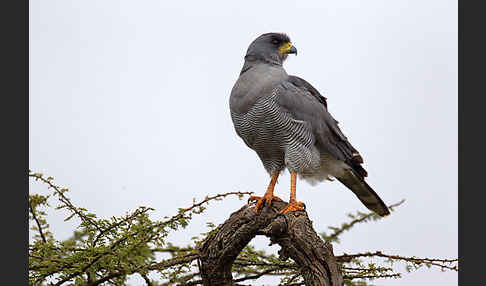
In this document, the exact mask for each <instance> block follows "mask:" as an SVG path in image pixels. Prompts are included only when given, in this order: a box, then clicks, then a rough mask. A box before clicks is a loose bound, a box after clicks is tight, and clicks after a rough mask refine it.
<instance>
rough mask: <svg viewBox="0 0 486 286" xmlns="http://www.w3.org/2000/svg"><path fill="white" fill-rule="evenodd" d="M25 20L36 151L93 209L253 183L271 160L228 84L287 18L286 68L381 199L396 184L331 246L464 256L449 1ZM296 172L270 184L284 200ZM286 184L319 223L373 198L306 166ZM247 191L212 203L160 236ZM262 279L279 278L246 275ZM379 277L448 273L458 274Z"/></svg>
mask: <svg viewBox="0 0 486 286" xmlns="http://www.w3.org/2000/svg"><path fill="white" fill-rule="evenodd" d="M304 2H305V4H304ZM29 25H30V72H29V74H30V81H29V84H30V103H29V108H30V110H29V114H30V117H29V123H30V127H29V135H30V138H29V152H30V153H29V157H30V159H29V167H30V169H32V170H33V171H36V172H43V173H45V174H46V175H49V176H53V177H54V178H55V179H56V180H55V182H56V183H58V184H60V185H62V186H64V187H68V188H70V190H71V191H70V196H71V198H72V201H73V202H74V203H75V204H77V205H79V206H83V207H86V208H88V209H89V210H91V211H93V212H95V213H97V214H98V215H100V216H103V217H109V216H112V215H123V214H125V212H127V211H132V210H134V209H135V208H136V207H138V206H140V205H146V206H151V207H153V208H155V209H156V211H155V212H154V213H153V216H152V218H153V219H161V218H162V217H163V216H164V215H172V214H175V213H176V210H177V208H179V207H187V206H189V205H190V204H191V202H192V198H194V197H196V198H204V196H205V195H207V194H210V195H213V194H216V193H223V192H229V191H254V192H256V193H258V194H263V192H264V191H265V189H266V186H267V184H268V181H269V178H268V175H267V173H266V172H265V170H264V168H263V166H262V164H261V162H260V160H259V159H258V157H257V155H256V154H255V153H254V151H252V150H251V149H249V148H248V147H246V146H245V144H244V143H243V141H242V140H241V139H240V138H239V137H238V136H237V135H236V133H235V131H234V129H233V124H232V122H231V118H230V113H229V105H228V100H229V95H230V91H231V88H232V86H233V84H234V82H235V81H236V79H237V78H238V74H239V71H240V69H241V67H242V64H243V56H244V54H245V52H246V49H247V47H248V45H249V43H250V42H251V41H252V40H253V39H254V38H256V37H257V36H259V35H260V34H262V33H266V32H285V33H287V34H288V35H289V36H290V37H291V39H292V42H293V43H294V45H295V46H296V47H297V49H298V51H299V54H298V56H297V57H294V56H290V57H289V59H288V61H287V62H286V63H285V68H286V70H287V72H288V73H289V74H294V75H298V76H300V77H302V78H304V79H306V80H307V81H309V82H310V83H311V84H312V85H313V86H314V87H316V88H317V89H318V90H319V91H320V92H321V94H323V95H324V96H326V97H327V99H328V108H329V111H330V112H331V114H332V115H333V116H334V117H335V118H336V119H337V120H338V121H339V122H340V127H341V129H342V130H343V132H344V133H345V135H346V136H347V137H348V139H349V140H350V141H351V143H352V144H353V145H354V146H355V147H356V148H357V149H358V150H359V151H360V153H361V154H362V156H363V158H364V160H365V164H364V167H365V168H366V169H367V171H368V173H369V177H368V179H367V181H368V183H369V184H370V185H371V186H372V187H373V188H374V189H375V190H376V191H377V193H378V194H379V195H380V196H381V198H382V199H383V200H384V201H385V202H386V203H387V204H391V203H395V202H397V201H399V200H401V199H406V200H407V201H406V203H405V204H404V205H403V206H401V207H400V208H398V209H397V211H396V212H393V213H392V215H391V216H389V217H387V218H385V219H383V220H382V221H379V222H375V223H368V224H362V225H358V226H356V227H355V228H354V229H352V230H351V231H350V232H346V233H344V234H343V235H342V237H341V243H340V244H335V245H334V251H335V254H336V255H339V254H342V253H343V252H346V253H353V252H364V251H375V250H381V251H383V252H384V253H389V254H399V255H404V256H414V255H415V256H418V257H443V258H455V257H457V255H458V250H457V249H458V248H457V242H458V240H457V236H458V230H457V186H458V184H457V146H458V145H457V1H445V0H437V1H432V0H430V1H417V0H414V1H410V0H407V1H405V0H404V1H385V0H383V1H281V0H280V1H238V2H236V1H213V2H209V1H179V2H177V4H176V3H175V1H171V3H164V2H163V1H148V0H147V1H119V0H117V1H108V0H103V1H99V0H98V1H93V0H89V1H88V0H83V1H81V0H78V1H68V0H58V1H53V0H42V1H39V0H37V1H34V0H31V1H30V23H29ZM289 177H290V176H289V175H288V173H285V175H283V176H281V178H280V180H279V184H278V185H277V187H276V195H278V196H280V197H282V198H284V199H286V200H287V199H288V195H289V185H290V184H289V180H290V178H289ZM30 187H31V192H42V193H45V187H44V186H43V185H41V184H40V183H36V182H31V183H30ZM297 199H298V200H301V201H303V202H305V204H306V206H307V211H308V213H309V216H310V218H311V220H312V221H313V224H314V227H315V229H316V230H317V231H318V232H319V231H324V230H326V228H327V226H336V225H339V224H340V223H342V222H344V221H345V220H346V213H348V212H352V211H353V212H354V211H357V210H360V211H367V209H366V208H365V207H364V206H363V205H362V204H361V202H360V201H359V200H358V199H357V198H356V197H355V196H354V194H353V193H352V192H351V191H349V190H347V189H346V187H345V186H343V185H341V184H340V183H339V182H338V181H335V182H325V183H322V184H319V185H317V186H315V187H312V186H310V185H309V184H307V183H305V182H301V181H299V182H298V183H297ZM242 204H244V201H239V200H237V199H228V200H225V201H223V202H215V203H213V204H212V205H211V206H210V207H209V209H208V211H207V212H206V213H205V214H204V215H203V216H201V217H197V218H195V219H194V220H193V223H192V224H191V225H190V226H189V227H188V228H187V230H185V231H183V232H180V233H177V234H174V235H171V236H170V239H171V241H173V242H174V243H178V244H185V243H187V242H189V240H190V237H191V236H193V235H196V234H199V233H201V232H204V231H206V228H205V222H206V221H212V222H214V223H221V222H223V221H224V220H225V219H226V218H227V217H228V216H229V214H230V213H231V212H233V211H234V210H236V209H238V208H239V207H241V206H242ZM62 219H63V217H54V216H51V220H52V221H51V226H52V228H53V229H54V230H55V233H56V234H57V235H58V237H59V238H61V239H63V238H67V237H68V236H69V235H70V234H71V233H72V229H71V225H70V224H65V223H63V222H62ZM252 243H254V244H255V245H257V247H258V248H261V249H267V250H268V251H270V252H276V250H277V249H278V247H277V246H272V247H267V244H268V241H267V240H266V239H264V238H260V239H255V241H253V242H252ZM398 269H399V270H404V269H403V268H400V267H399V268H398ZM131 282H132V285H139V283H141V282H140V280H137V279H132V280H131ZM264 283H265V284H266V285H276V283H275V280H274V279H260V280H257V281H256V283H255V284H254V285H263V284H264ZM375 284H376V285H392V286H393V285H446V286H449V285H457V273H452V272H441V271H439V270H436V269H424V270H420V271H417V272H413V273H410V274H407V273H404V275H403V278H402V279H397V280H391V279H387V280H377V281H375Z"/></svg>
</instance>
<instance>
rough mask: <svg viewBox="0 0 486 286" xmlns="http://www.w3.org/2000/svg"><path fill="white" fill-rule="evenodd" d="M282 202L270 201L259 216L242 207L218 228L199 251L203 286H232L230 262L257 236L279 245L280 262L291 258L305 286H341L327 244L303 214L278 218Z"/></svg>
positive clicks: (340, 276) (339, 271) (248, 205)
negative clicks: (270, 205)
mask: <svg viewBox="0 0 486 286" xmlns="http://www.w3.org/2000/svg"><path fill="white" fill-rule="evenodd" d="M285 205H286V203H285V202H279V201H273V202H272V207H267V206H265V207H264V208H263V209H262V210H260V211H259V212H258V213H255V211H254V210H253V205H252V204H247V205H245V206H243V207H242V208H241V209H239V210H238V211H236V212H234V213H233V214H231V216H230V217H229V218H228V219H227V220H226V221H225V222H224V223H223V224H222V225H220V226H219V227H218V228H217V229H216V230H215V231H214V232H213V233H212V234H210V235H209V236H208V237H207V238H206V240H205V241H204V242H203V243H202V244H201V245H200V247H199V254H200V258H199V260H200V261H199V262H200V263H199V264H200V274H201V278H202V281H203V284H204V285H205V286H208V285H211V286H218V285H235V282H236V281H234V280H233V277H232V271H231V270H232V266H233V262H234V260H235V259H236V257H237V256H238V254H239V253H240V252H241V251H242V250H243V248H244V247H245V246H246V245H247V244H248V243H249V242H250V241H251V240H252V239H253V238H254V237H255V236H256V235H265V236H266V237H269V238H270V241H271V244H275V243H276V244H279V245H280V246H281V250H280V251H279V258H280V259H281V260H283V261H285V260H287V259H288V258H292V259H293V260H294V261H295V262H296V264H297V266H298V270H299V271H300V274H301V275H302V277H303V278H304V281H305V285H324V286H341V285H343V277H342V274H341V270H340V269H339V266H338V264H337V263H336V259H335V257H334V254H333V249H332V246H331V244H330V243H328V242H324V241H323V240H322V239H321V238H320V237H319V235H317V233H316V232H315V230H314V229H313V227H312V222H311V221H310V220H309V217H308V216H307V213H306V212H305V211H297V212H290V213H285V214H280V213H279V211H280V210H281V209H283V208H284V207H285Z"/></svg>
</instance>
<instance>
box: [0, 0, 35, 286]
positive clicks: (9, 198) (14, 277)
mask: <svg viewBox="0 0 486 286" xmlns="http://www.w3.org/2000/svg"><path fill="white" fill-rule="evenodd" d="M28 4H29V2H28V1H27V0H15V1H2V2H1V6H0V11H1V12H2V13H1V14H2V15H1V17H0V21H1V26H2V28H3V29H2V30H3V32H2V37H1V41H0V43H1V45H0V46H1V47H2V57H1V58H2V69H1V70H2V77H1V79H2V80H1V84H2V89H3V90H2V97H1V98H2V101H1V102H2V104H1V106H2V107H3V108H2V112H1V113H0V114H1V121H2V125H3V130H2V131H1V137H0V138H1V139H2V140H0V141H1V142H2V143H3V145H4V146H3V148H2V154H3V155H4V157H3V158H2V159H3V160H2V164H1V165H2V167H3V170H2V173H1V178H2V188H1V193H2V208H1V210H2V211H1V217H2V222H3V223H2V235H1V237H2V250H3V251H2V256H3V259H2V266H3V267H2V273H3V275H2V279H1V280H2V284H5V285H28V249H27V247H28V244H29V232H28V220H29V218H28V208H27V203H28V193H29V191H28V177H27V171H28V165H29V164H28V163H29V162H28V152H29V149H28V138H29V137H28V136H29V128H28V127H29V126H28V122H29V120H28V109H29V105H28V98H29V78H28V76H29V72H28V69H29V62H28V58H29V48H28V39H29V33H28V27H29V22H28V21H29V17H28V16H29V10H28ZM5 159H6V160H5ZM7 281H8V282H10V281H12V283H8V282H7Z"/></svg>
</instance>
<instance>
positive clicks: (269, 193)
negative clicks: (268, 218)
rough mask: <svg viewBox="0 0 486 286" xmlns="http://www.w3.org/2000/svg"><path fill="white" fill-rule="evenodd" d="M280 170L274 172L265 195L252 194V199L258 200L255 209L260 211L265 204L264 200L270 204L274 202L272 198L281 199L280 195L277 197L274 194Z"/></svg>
mask: <svg viewBox="0 0 486 286" xmlns="http://www.w3.org/2000/svg"><path fill="white" fill-rule="evenodd" d="M278 174H279V173H278V172H277V173H275V174H273V176H272V179H271V180H270V184H268V188H267V191H266V192H265V194H264V195H263V197H257V196H251V197H250V199H249V200H250V201H257V203H256V205H255V208H254V210H255V211H256V212H258V210H259V209H261V208H262V207H263V205H264V202H267V205H268V206H270V205H271V204H272V200H276V201H281V200H282V199H280V198H279V197H275V196H274V195H273V189H274V188H275V184H276V183H277V178H278Z"/></svg>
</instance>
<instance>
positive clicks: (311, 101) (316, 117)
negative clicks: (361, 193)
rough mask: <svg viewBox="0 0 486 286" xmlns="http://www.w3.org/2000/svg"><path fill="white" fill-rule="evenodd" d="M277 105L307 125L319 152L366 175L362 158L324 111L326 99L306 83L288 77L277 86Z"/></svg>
mask: <svg viewBox="0 0 486 286" xmlns="http://www.w3.org/2000/svg"><path fill="white" fill-rule="evenodd" d="M279 89H280V90H279V92H278V98H277V103H278V104H279V105H280V107H281V108H283V109H284V110H286V112H288V113H289V114H290V116H291V117H292V118H294V119H296V120H301V121H305V122H308V123H309V124H310V125H311V128H312V132H313V136H314V138H315V140H316V143H317V146H318V148H319V149H321V151H323V152H327V153H329V154H331V155H333V156H334V157H335V158H336V159H338V160H341V161H344V162H345V163H346V164H347V165H349V166H350V167H351V168H352V170H353V171H354V172H355V173H356V174H357V175H358V176H359V177H360V178H364V177H366V176H367V172H366V170H365V169H364V168H363V167H362V166H361V163H363V159H362V157H361V156H360V154H359V152H358V151H357V150H356V149H355V148H354V147H353V146H352V145H351V143H349V141H348V139H347V138H346V136H345V135H344V134H343V132H342V131H341V129H340V128H339V126H338V122H337V121H336V120H335V119H334V118H333V117H332V116H331V114H330V113H329V112H328V110H327V103H326V98H325V97H323V96H322V95H320V94H319V92H318V91H317V90H316V89H315V88H314V87H312V85H310V84H309V83H308V82H306V81H305V80H303V79H301V78H298V77H295V76H290V77H289V79H288V80H287V81H284V82H282V84H281V86H280V87H279Z"/></svg>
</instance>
